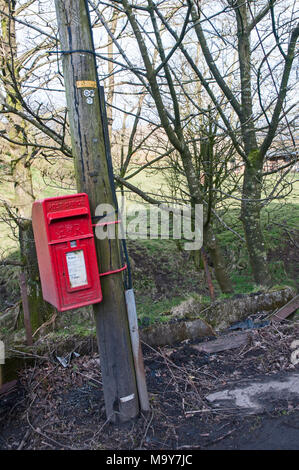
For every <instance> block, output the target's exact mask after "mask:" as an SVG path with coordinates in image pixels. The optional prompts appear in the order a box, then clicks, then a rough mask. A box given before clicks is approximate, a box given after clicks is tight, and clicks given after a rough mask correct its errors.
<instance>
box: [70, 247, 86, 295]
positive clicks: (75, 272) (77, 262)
mask: <svg viewBox="0 0 299 470" xmlns="http://www.w3.org/2000/svg"><path fill="white" fill-rule="evenodd" d="M66 262H67V268H68V272H69V280H70V284H71V287H73V288H74V287H81V286H84V285H85V284H87V274H86V266H85V260H84V253H83V250H77V251H69V252H68V253H66Z"/></svg>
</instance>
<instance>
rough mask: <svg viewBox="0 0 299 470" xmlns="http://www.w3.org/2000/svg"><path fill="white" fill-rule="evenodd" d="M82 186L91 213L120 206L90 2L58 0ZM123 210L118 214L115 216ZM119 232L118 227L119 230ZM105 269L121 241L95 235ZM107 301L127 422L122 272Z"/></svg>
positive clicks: (108, 288)
mask: <svg viewBox="0 0 299 470" xmlns="http://www.w3.org/2000/svg"><path fill="white" fill-rule="evenodd" d="M55 5H56V14H57V20H58V29H59V37H60V43H61V51H62V63H63V73H64V81H65V89H66V98H67V107H68V113H69V122H70V130H71V138H72V149H73V156H74V163H75V170H76V181H77V189H78V191H79V192H85V193H87V194H88V196H89V201H90V208H91V213H92V214H95V209H96V207H97V206H98V205H99V204H101V203H106V204H107V203H108V204H111V205H112V206H114V207H115V202H114V198H113V190H112V188H111V185H110V181H109V173H108V167H107V159H106V153H105V140H104V132H103V123H102V117H101V110H100V104H101V103H100V94H99V86H98V80H97V70H96V61H95V55H94V45H93V40H92V32H91V25H90V18H89V13H88V7H87V2H86V1H85V0H65V1H63V2H62V1H61V0H55ZM117 218H118V215H117V213H115V220H117ZM116 232H117V230H116ZM95 242H96V250H97V255H98V261H99V266H100V270H101V272H107V271H111V270H116V269H118V268H120V267H121V259H120V253H119V241H118V238H117V233H116V238H115V239H107V238H106V239H104V240H98V239H95ZM101 284H102V293H103V301H102V302H101V303H98V304H95V305H94V306H93V309H94V314H95V320H96V328H97V337H98V346H99V352H100V362H101V371H102V379H103V389H104V398H105V406H106V414H107V417H108V418H109V419H111V420H112V421H113V422H115V421H126V420H128V419H130V418H134V417H136V416H137V415H138V413H139V399H138V391H137V386H136V375H135V368H134V361H133V355H132V346H131V341H130V333H129V325H128V318H127V310H126V300H125V294H124V286H123V281H122V273H121V272H119V273H115V274H112V275H108V276H103V277H102V278H101Z"/></svg>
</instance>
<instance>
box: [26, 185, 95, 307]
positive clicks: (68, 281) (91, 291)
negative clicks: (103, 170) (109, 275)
mask: <svg viewBox="0 0 299 470" xmlns="http://www.w3.org/2000/svg"><path fill="white" fill-rule="evenodd" d="M32 224H33V231H34V239H35V245H36V252H37V258H38V266H39V272H40V279H41V284H42V291H43V297H44V299H45V300H47V301H48V302H49V303H50V304H52V305H54V306H55V307H56V308H57V309H58V310H59V311H61V312H62V311H65V310H70V309H73V308H78V307H83V306H84V305H89V304H94V303H97V302H101V300H102V291H101V284H100V277H99V270H98V263H97V257H96V250H95V243H94V234H93V227H92V222H91V215H90V208H89V202H88V196H87V194H84V193H81V194H72V195H67V196H60V197H51V198H47V199H43V200H40V201H36V202H34V204H33V207H32Z"/></svg>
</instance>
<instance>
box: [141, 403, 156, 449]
mask: <svg viewBox="0 0 299 470" xmlns="http://www.w3.org/2000/svg"><path fill="white" fill-rule="evenodd" d="M153 417H154V413H153V412H152V414H151V417H150V420H149V422H148V423H147V426H146V429H145V432H144V434H143V437H142V439H141V441H140V444H139V449H141V448H142V446H143V443H144V441H145V438H146V435H147V433H148V430H149V427H150V425H151V423H152V420H153Z"/></svg>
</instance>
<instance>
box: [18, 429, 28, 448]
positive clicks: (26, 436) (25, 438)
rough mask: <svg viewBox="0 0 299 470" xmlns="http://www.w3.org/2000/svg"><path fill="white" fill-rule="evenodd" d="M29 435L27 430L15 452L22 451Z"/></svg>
mask: <svg viewBox="0 0 299 470" xmlns="http://www.w3.org/2000/svg"><path fill="white" fill-rule="evenodd" d="M29 434H30V429H27V431H26V434H25V436H24V437H23V440H22V442H21V443H20V445H19V447H18V449H17V450H22V449H23V447H24V445H25V442H26V440H27V438H28V436H29Z"/></svg>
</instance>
